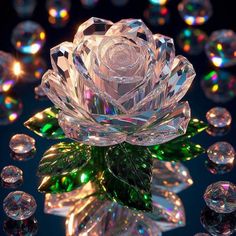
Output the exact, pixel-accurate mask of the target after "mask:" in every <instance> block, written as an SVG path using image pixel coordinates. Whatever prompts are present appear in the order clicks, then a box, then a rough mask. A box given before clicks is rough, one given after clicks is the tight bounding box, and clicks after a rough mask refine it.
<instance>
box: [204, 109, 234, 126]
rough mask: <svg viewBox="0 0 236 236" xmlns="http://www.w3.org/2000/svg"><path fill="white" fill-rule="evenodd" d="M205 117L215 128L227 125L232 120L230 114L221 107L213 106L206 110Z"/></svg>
mask: <svg viewBox="0 0 236 236" xmlns="http://www.w3.org/2000/svg"><path fill="white" fill-rule="evenodd" d="M206 118H207V121H208V122H209V124H211V125H212V126H214V127H217V128H222V127H226V126H229V125H230V124H231V121H232V117H231V114H230V113H229V111H228V110H227V109H226V108H223V107H213V108H212V109H210V110H209V111H208V112H207V114H206Z"/></svg>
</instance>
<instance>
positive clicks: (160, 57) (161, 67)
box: [153, 34, 175, 80]
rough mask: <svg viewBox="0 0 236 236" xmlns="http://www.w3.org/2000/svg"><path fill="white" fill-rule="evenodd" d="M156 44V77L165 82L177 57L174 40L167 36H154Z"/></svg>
mask: <svg viewBox="0 0 236 236" xmlns="http://www.w3.org/2000/svg"><path fill="white" fill-rule="evenodd" d="M153 37H154V40H155V44H156V61H157V64H156V68H155V72H156V76H157V77H158V78H159V80H165V79H166V78H167V76H168V75H169V74H170V72H171V67H172V64H173V61H174V57H175V46H174V41H173V39H172V38H169V37H167V36H165V35H161V34H155V35H153Z"/></svg>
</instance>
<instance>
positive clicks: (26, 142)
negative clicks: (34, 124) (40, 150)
mask: <svg viewBox="0 0 236 236" xmlns="http://www.w3.org/2000/svg"><path fill="white" fill-rule="evenodd" d="M9 147H10V148H11V150H12V151H13V152H14V153H16V154H25V153H29V152H31V151H32V150H34V149H35V140H34V139H33V138H32V137H30V136H28V135H26V134H16V135H14V136H13V137H12V138H11V140H10V143H9Z"/></svg>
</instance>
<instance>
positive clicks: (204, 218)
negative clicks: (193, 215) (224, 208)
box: [200, 207, 236, 236]
mask: <svg viewBox="0 0 236 236" xmlns="http://www.w3.org/2000/svg"><path fill="white" fill-rule="evenodd" d="M200 220H201V223H202V226H203V227H204V228H205V229H206V230H207V231H208V232H209V233H210V234H211V235H216V236H224V235H227V236H228V235H231V234H233V233H234V232H235V230H236V212H233V213H230V214H223V213H216V212H214V211H212V210H211V209H210V208H208V207H205V208H204V209H203V210H202V212H201V216H200Z"/></svg>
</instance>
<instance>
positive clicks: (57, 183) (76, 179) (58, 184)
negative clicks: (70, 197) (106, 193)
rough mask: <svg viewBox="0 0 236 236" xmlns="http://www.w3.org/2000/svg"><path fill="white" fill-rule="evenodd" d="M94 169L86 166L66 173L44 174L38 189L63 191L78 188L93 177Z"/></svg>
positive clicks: (49, 191) (46, 191) (52, 191)
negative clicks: (58, 174) (57, 174)
mask: <svg viewBox="0 0 236 236" xmlns="http://www.w3.org/2000/svg"><path fill="white" fill-rule="evenodd" d="M95 175H96V173H95V170H94V169H93V168H91V166H87V167H86V168H83V169H81V170H78V171H75V172H74V171H72V172H71V173H69V174H67V175H61V176H46V177H44V178H43V181H42V182H41V184H40V186H39V187H38V190H39V191H40V192H44V193H65V192H71V191H73V190H75V189H78V188H80V187H81V186H83V185H84V184H86V183H88V182H89V181H90V180H91V181H92V180H94V178H95Z"/></svg>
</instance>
